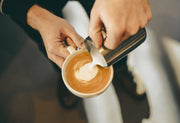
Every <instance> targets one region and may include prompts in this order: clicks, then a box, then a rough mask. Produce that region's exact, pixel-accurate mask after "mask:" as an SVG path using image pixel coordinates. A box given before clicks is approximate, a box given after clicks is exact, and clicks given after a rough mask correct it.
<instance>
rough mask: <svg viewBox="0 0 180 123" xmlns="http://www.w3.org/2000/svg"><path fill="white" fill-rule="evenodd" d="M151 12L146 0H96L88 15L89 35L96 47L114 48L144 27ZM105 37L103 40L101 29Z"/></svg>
mask: <svg viewBox="0 0 180 123" xmlns="http://www.w3.org/2000/svg"><path fill="white" fill-rule="evenodd" d="M151 17H152V13H151V9H150V5H149V1H148V0H96V1H95V3H94V6H93V8H92V11H91V15H90V25H89V35H90V37H91V38H92V40H93V41H94V42H95V45H96V47H97V48H99V47H100V46H101V45H102V44H103V43H104V45H105V47H107V48H109V49H115V48H116V47H117V46H118V45H119V44H120V42H121V41H123V40H125V39H127V38H128V37H129V36H132V35H134V34H136V33H137V32H138V30H139V29H140V28H144V27H145V26H146V24H147V22H148V21H149V20H150V19H151ZM103 27H105V30H106V33H107V38H106V40H105V41H104V42H103V40H102V35H101V30H102V28H103Z"/></svg>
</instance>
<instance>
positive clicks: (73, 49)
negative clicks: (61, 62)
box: [67, 46, 77, 54]
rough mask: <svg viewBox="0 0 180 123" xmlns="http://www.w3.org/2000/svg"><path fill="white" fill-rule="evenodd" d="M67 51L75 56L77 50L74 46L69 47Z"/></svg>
mask: <svg viewBox="0 0 180 123" xmlns="http://www.w3.org/2000/svg"><path fill="white" fill-rule="evenodd" d="M67 50H68V52H69V53H70V54H73V53H74V52H76V51H77V50H76V49H75V48H74V47H73V46H68V47H67Z"/></svg>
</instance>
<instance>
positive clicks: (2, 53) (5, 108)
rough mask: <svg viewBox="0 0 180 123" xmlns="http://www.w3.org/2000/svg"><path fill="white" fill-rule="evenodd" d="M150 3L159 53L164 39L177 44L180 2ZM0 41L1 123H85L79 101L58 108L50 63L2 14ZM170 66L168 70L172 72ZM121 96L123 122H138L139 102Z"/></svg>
mask: <svg viewBox="0 0 180 123" xmlns="http://www.w3.org/2000/svg"><path fill="white" fill-rule="evenodd" d="M150 3H151V6H152V12H153V18H152V20H151V21H150V23H149V24H148V27H149V28H150V29H151V30H152V31H153V32H154V34H155V37H156V39H157V41H158V42H157V45H158V47H159V49H162V50H160V51H163V49H164V48H162V45H163V41H164V40H163V37H164V36H167V37H170V38H172V39H175V40H177V41H180V35H179V33H178V32H179V29H180V15H179V12H180V8H179V5H180V1H179V0H172V1H168V0H163V1H162V0H161V1H150ZM0 42H1V45H0V57H1V64H0V84H1V86H0V122H2V123H11V122H13V123H49V122H52V123H61V122H62V123H86V122H87V119H86V115H85V113H84V108H83V105H82V102H80V103H79V104H78V106H77V107H76V108H75V109H72V110H65V109H63V108H62V107H61V106H60V104H59V102H58V99H57V81H58V77H57V75H56V73H55V71H54V69H53V67H52V66H51V64H50V62H49V61H48V60H47V59H46V58H45V57H44V56H43V55H42V54H41V52H40V51H39V50H38V48H37V46H36V44H35V43H34V42H33V41H32V40H31V39H30V38H29V37H28V36H27V35H26V34H25V33H24V32H23V30H22V29H21V28H19V27H18V26H17V25H16V24H15V23H14V22H12V21H11V19H10V18H9V17H7V16H2V15H0ZM161 53H162V52H161ZM32 59H33V60H32ZM166 67H168V66H166ZM169 67H171V66H169ZM169 67H168V68H167V69H168V70H171V68H169ZM168 72H170V73H169V75H170V76H169V79H170V80H171V81H170V82H172V83H174V84H173V86H174V85H176V84H177V81H176V79H174V78H175V75H174V74H171V71H167V73H168ZM176 92H177V91H176ZM176 92H174V93H176ZM120 93H121V94H120V95H119V96H120V97H121V101H122V104H121V107H122V110H123V111H122V112H123V113H124V115H123V119H124V120H125V121H124V122H125V123H138V122H135V120H134V119H136V118H134V116H133V114H132V113H131V112H132V110H134V109H132V107H130V106H132V104H134V106H137V105H140V104H141V103H142V102H141V103H140V102H138V101H136V100H133V99H131V98H130V97H129V96H128V95H127V94H126V93H125V92H124V91H123V90H121V91H120ZM176 95H178V94H176ZM139 107H140V106H139ZM141 108H142V109H143V107H141ZM144 108H146V107H144ZM128 112H129V113H128ZM131 119H132V120H131Z"/></svg>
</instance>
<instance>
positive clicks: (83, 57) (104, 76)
mask: <svg viewBox="0 0 180 123" xmlns="http://www.w3.org/2000/svg"><path fill="white" fill-rule="evenodd" d="M91 63H92V58H91V56H90V54H89V53H88V52H87V51H85V52H82V53H80V54H77V55H76V56H75V57H73V58H72V59H71V60H70V61H69V63H68V65H67V67H66V71H65V76H66V80H67V83H68V84H69V86H71V88H73V89H74V90H76V91H78V92H80V93H87V94H88V93H96V92H98V91H100V90H102V89H103V88H105V87H106V85H107V83H108V82H109V81H110V79H111V74H112V73H111V72H112V71H111V68H102V67H101V66H94V67H92V65H91Z"/></svg>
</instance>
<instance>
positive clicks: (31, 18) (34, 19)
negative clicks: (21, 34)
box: [27, 5, 55, 31]
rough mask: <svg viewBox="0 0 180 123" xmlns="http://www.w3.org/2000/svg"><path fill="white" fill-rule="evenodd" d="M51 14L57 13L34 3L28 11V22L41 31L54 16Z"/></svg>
mask: <svg viewBox="0 0 180 123" xmlns="http://www.w3.org/2000/svg"><path fill="white" fill-rule="evenodd" d="M50 16H55V15H53V14H52V13H50V12H49V11H48V10H46V9H44V8H42V7H40V6H38V5H33V6H32V7H31V8H30V9H29V11H28V12H27V24H28V25H30V26H31V27H32V28H33V29H35V30H37V31H40V30H41V29H42V28H43V27H44V25H47V24H48V23H49V22H50V19H51V18H52V17H50Z"/></svg>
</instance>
